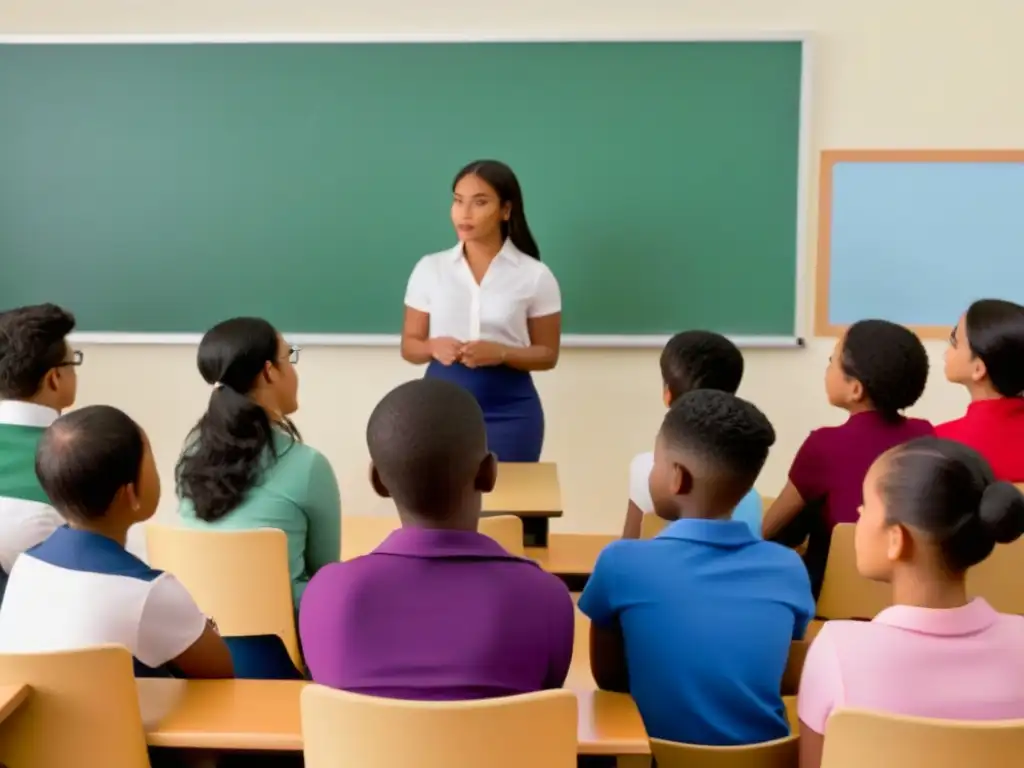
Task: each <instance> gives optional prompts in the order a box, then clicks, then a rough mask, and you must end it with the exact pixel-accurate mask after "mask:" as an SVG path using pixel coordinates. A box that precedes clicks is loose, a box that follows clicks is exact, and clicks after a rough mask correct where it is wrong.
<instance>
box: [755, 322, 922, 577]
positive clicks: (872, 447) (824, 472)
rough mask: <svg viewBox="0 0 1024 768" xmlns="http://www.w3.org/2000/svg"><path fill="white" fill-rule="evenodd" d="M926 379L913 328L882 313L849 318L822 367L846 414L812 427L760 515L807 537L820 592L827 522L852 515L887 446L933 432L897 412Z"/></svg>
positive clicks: (788, 533)
mask: <svg viewBox="0 0 1024 768" xmlns="http://www.w3.org/2000/svg"><path fill="white" fill-rule="evenodd" d="M927 380H928V354H927V352H926V351H925V349H924V345H922V344H921V341H920V339H918V338H917V336H915V335H914V333H913V332H912V331H910V330H908V329H906V328H904V327H903V326H901V325H896V324H895V323H890V322H887V321H885V320H861V321H860V322H858V323H854V324H853V325H852V326H850V328H849V329H848V330H847V331H846V334H845V335H844V336H843V337H842V338H841V339H839V341H838V342H837V343H836V346H835V351H834V352H833V353H832V356H831V357H830V358H829V366H828V369H827V370H826V372H825V393H826V394H827V395H828V401H829V403H831V404H832V405H834V406H836V407H837V408H842V409H843V410H845V411H847V412H848V413H849V414H850V416H849V418H848V419H847V420H846V422H845V423H843V424H841V425H839V426H837V427H822V428H820V429H816V430H814V431H813V432H811V434H810V435H808V436H807V439H806V440H805V441H804V444H803V445H802V446H800V450H799V451H798V452H797V455H796V458H795V459H794V460H793V465H792V466H791V467H790V470H789V482H787V483H786V486H785V488H783V489H782V492H781V493H780V494H779V496H778V498H776V500H775V502H774V503H773V504H772V506H771V508H770V509H769V510H768V512H767V513H766V514H765V518H764V537H765V538H766V539H770V538H774V539H776V540H778V541H781V542H783V543H787V544H790V545H795V544H799V543H800V542H802V541H803V540H804V539H805V538H808V537H809V542H808V547H807V552H806V555H805V556H804V562H805V563H806V565H807V570H808V572H809V573H810V576H811V585H812V588H813V590H814V594H815V595H817V594H818V591H819V589H820V587H821V580H822V578H823V577H824V574H825V561H826V559H827V558H828V546H829V542H830V541H831V537H832V529H833V528H834V527H835V526H836V524H837V523H854V522H856V521H857V509H858V507H860V505H861V503H862V502H863V491H862V485H863V482H864V476H865V475H866V474H867V472H868V469H869V468H870V467H871V464H872V463H873V462H874V461H875V459H877V458H878V457H879V456H881V455H882V454H883V453H885V452H886V451H887V450H889V449H890V448H893V447H894V446H897V445H900V444H901V443H905V442H907V441H908V440H913V439H914V438H916V437H922V436H925V435H931V434H932V433H933V431H934V430H933V428H932V425H931V424H929V423H928V422H927V421H922V420H921V419H908V418H907V417H905V416H903V415H902V411H903V410H904V409H906V408H909V407H910V406H912V405H913V404H914V403H916V402H917V400H918V398H920V397H921V394H922V393H923V392H924V387H925V383H926V382H927Z"/></svg>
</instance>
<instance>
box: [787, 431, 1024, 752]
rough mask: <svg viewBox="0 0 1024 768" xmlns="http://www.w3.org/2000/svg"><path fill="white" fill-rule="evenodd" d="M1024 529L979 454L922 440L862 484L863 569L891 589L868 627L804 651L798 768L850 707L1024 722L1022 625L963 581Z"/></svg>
mask: <svg viewBox="0 0 1024 768" xmlns="http://www.w3.org/2000/svg"><path fill="white" fill-rule="evenodd" d="M1022 533H1024V495H1022V494H1021V493H1020V491H1018V490H1017V489H1016V488H1015V487H1014V486H1013V485H1011V484H1009V483H1005V482H997V481H996V479H995V476H994V475H993V473H992V469H991V467H990V466H989V465H988V463H987V462H986V461H985V460H984V459H983V458H982V457H981V455H980V454H978V453H977V452H976V451H975V450H974V449H972V448H969V447H967V446H965V445H962V444H960V443H955V442H952V441H949V440H942V439H939V438H936V437H922V438H919V439H917V440H913V441H911V442H909V443H905V444H904V445H901V446H897V447H896V448H893V449H891V450H890V451H888V452H887V453H885V454H883V455H882V456H881V457H880V458H879V459H878V460H877V461H876V462H875V463H874V464H873V465H872V467H871V469H870V470H869V471H868V474H867V477H866V478H865V479H864V505H863V506H862V507H861V514H860V519H859V520H858V521H857V533H856V549H857V570H858V571H860V573H861V575H863V576H865V577H867V578H870V579H874V580H876V581H885V582H888V583H890V584H891V585H892V595H893V605H892V607H890V608H887V609H885V610H884V611H882V612H881V613H880V614H878V615H877V616H876V617H875V619H874V620H873V621H870V622H858V621H830V622H828V623H827V624H825V626H824V627H822V629H821V632H819V633H818V636H817V637H816V638H815V640H814V643H813V644H812V645H811V648H810V650H809V651H808V653H807V660H806V662H805V664H804V669H803V677H802V679H801V681H800V695H799V697H798V698H797V707H798V712H799V715H800V768H818V767H819V766H820V764H821V752H822V745H823V743H824V737H823V734H824V733H825V725H826V721H827V720H828V717H829V715H830V714H831V713H832V712H833V711H835V710H837V709H841V708H843V707H857V708H860V709H873V710H877V711H881V712H891V713H893V714H897V715H912V716H916V717H931V718H941V719H954V720H1007V719H1016V718H1024V653H1021V649H1022V648H1024V617H1022V616H1010V615H1005V614H1001V613H997V612H996V611H995V610H994V609H993V608H992V606H990V605H989V604H988V603H987V602H985V601H984V600H983V599H982V598H980V597H977V598H974V599H973V600H968V598H967V590H966V587H965V574H966V571H967V569H968V568H970V567H972V566H974V565H977V564H978V563H980V562H981V561H983V560H984V559H985V558H986V557H988V556H989V555H990V554H991V553H992V550H993V549H994V548H995V545H996V544H997V543H1009V542H1011V541H1014V540H1015V539H1017V538H1018V537H1019V536H1020V535H1021V534H1022Z"/></svg>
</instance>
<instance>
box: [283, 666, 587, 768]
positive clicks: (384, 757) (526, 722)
mask: <svg viewBox="0 0 1024 768" xmlns="http://www.w3.org/2000/svg"><path fill="white" fill-rule="evenodd" d="M577 717H578V716H577V706H576V696H575V694H574V693H572V691H567V690H558V691H542V692H540V693H530V694H526V695H523V696H510V697H506V698H500V699H482V700H478V701H455V702H424V701H400V700H394V699H378V698H374V697H370V696H360V695H358V694H353V693H346V692H345V691H337V690H334V689H331V688H325V687H323V686H319V685H308V686H306V688H305V689H303V691H302V738H303V743H304V745H305V749H304V754H305V758H306V768H341V767H342V766H349V765H358V766H359V768H395V766H405V765H409V766H411V765H415V766H416V768H480V766H487V768H523V767H524V766H529V768H575V766H576V729H577Z"/></svg>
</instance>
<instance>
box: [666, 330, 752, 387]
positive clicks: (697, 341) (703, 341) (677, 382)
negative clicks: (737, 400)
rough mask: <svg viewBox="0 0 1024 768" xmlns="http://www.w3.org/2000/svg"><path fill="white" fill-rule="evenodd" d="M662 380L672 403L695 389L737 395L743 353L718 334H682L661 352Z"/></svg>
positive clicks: (670, 340)
mask: <svg viewBox="0 0 1024 768" xmlns="http://www.w3.org/2000/svg"><path fill="white" fill-rule="evenodd" d="M661 378H662V381H664V382H665V386H666V387H667V388H668V392H669V396H670V398H671V399H672V400H673V401H675V400H676V399H678V398H679V397H681V396H683V395H685V394H686V393H687V392H692V391H693V390H695V389H717V390H720V391H722V392H729V393H730V394H735V393H736V390H737V389H739V388H740V380H741V379H742V378H743V354H742V353H741V352H740V351H739V349H738V348H737V347H736V345H735V344H733V343H732V342H731V341H729V340H728V339H727V338H725V336H722V335H721V334H719V333H713V332H712V331H683V332H682V333H677V334H676V335H675V336H673V337H672V338H671V339H669V341H668V344H666V345H665V348H664V349H663V350H662V351H661Z"/></svg>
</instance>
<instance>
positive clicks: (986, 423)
mask: <svg viewBox="0 0 1024 768" xmlns="http://www.w3.org/2000/svg"><path fill="white" fill-rule="evenodd" d="M935 434H937V435H938V436H939V437H943V438H945V439H947V440H956V441H957V442H958V443H963V444H964V445H968V446H970V447H971V448H973V449H974V450H976V451H977V452H978V453H980V454H981V455H982V456H984V457H985V459H986V460H987V461H988V463H989V464H991V465H992V471H993V472H994V473H995V476H996V479H998V480H1004V481H1006V482H1008V483H1024V397H1000V398H996V399H994V400H977V401H975V402H973V403H971V404H970V405H969V406H967V413H966V414H964V415H963V417H962V418H959V419H956V420H955V421H949V422H946V423H945V424H940V425H939V426H937V427H936V428H935Z"/></svg>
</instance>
